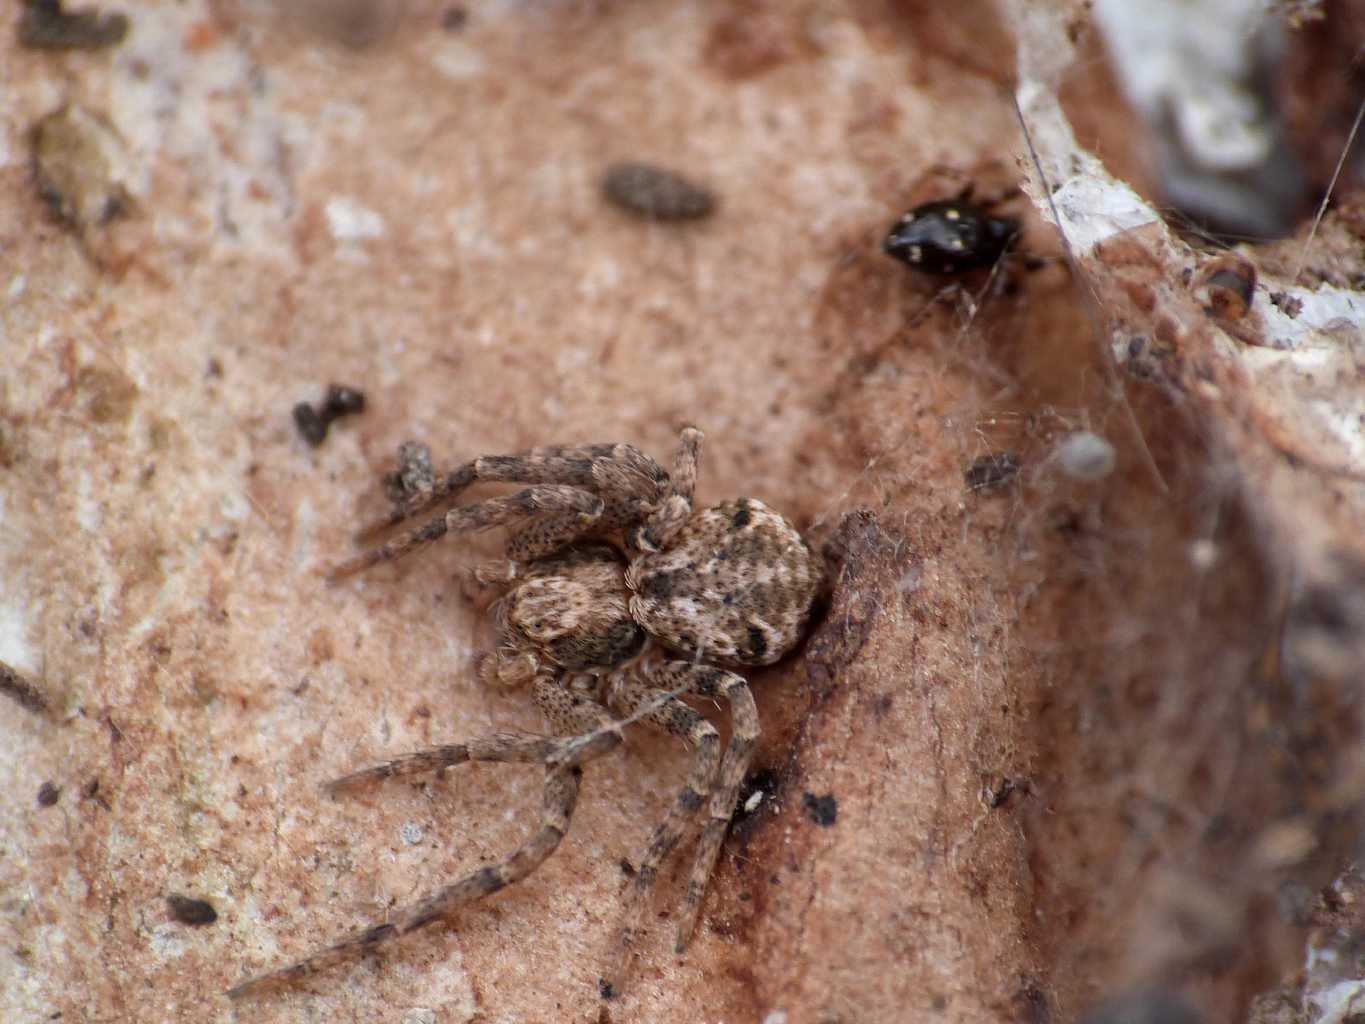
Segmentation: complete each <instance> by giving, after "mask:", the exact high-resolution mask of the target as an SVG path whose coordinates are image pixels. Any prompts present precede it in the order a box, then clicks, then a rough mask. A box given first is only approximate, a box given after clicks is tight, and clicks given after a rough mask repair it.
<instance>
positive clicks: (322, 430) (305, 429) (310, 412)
mask: <svg viewBox="0 0 1365 1024" xmlns="http://www.w3.org/2000/svg"><path fill="white" fill-rule="evenodd" d="M294 426H296V427H298V428H299V436H300V437H302V438H303V439H304V440H305V441H307V442H308V443H309V444H311V445H312V446H313V447H314V448H316V447H317V446H318V445H320V444H322V442H323V441H325V440H327V423H326V422H325V421H324V420H323V418H322V417H321V416H319V415H318V411H317V410H316V409H314V408H313V407H312V406H311V405H309V404H308V403H307V402H300V403H299V404H298V405H296V406H294Z"/></svg>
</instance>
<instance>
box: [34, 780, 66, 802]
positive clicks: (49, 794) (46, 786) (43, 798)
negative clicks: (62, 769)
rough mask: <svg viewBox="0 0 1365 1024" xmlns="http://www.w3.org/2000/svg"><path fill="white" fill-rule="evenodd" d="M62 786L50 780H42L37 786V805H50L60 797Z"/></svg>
mask: <svg viewBox="0 0 1365 1024" xmlns="http://www.w3.org/2000/svg"><path fill="white" fill-rule="evenodd" d="M61 795H62V788H61V787H60V786H58V785H56V784H55V783H52V782H44V783H43V784H42V785H41V786H39V787H38V806H39V807H51V806H52V805H53V804H55V803H56V802H57V801H58V800H59V799H61Z"/></svg>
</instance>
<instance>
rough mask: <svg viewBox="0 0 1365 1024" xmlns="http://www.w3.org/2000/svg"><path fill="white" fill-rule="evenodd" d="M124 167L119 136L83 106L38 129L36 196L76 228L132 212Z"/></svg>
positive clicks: (65, 111)
mask: <svg viewBox="0 0 1365 1024" xmlns="http://www.w3.org/2000/svg"><path fill="white" fill-rule="evenodd" d="M123 163H124V159H123V145H122V143H121V142H120V141H119V139H118V136H116V135H115V134H114V131H113V129H111V128H110V127H109V126H108V125H107V124H105V123H104V122H103V121H102V120H100V119H99V118H98V117H96V116H95V115H94V114H92V113H90V112H89V111H88V110H85V109H84V108H83V107H79V106H77V105H75V104H71V105H70V106H66V107H63V108H62V109H61V110H58V111H57V112H56V113H53V114H49V115H48V116H47V117H45V118H43V119H42V120H41V121H39V122H38V124H37V127H36V128H35V129H34V132H33V164H34V177H35V179H36V181H37V183H38V192H39V194H40V195H42V197H43V198H44V199H45V200H47V202H48V203H50V204H51V205H52V208H53V209H54V210H56V211H57V214H58V216H60V217H61V218H62V219H63V220H64V221H66V222H67V223H68V224H70V225H71V226H72V227H75V228H77V229H78V230H84V229H85V228H88V227H92V226H96V225H100V224H105V223H107V222H108V221H110V220H112V219H113V218H114V217H116V216H118V215H119V214H120V213H123V212H124V211H125V210H126V209H127V208H128V204H129V196H128V191H127V189H126V188H125V187H124V184H123V182H124V178H125V173H124V170H123Z"/></svg>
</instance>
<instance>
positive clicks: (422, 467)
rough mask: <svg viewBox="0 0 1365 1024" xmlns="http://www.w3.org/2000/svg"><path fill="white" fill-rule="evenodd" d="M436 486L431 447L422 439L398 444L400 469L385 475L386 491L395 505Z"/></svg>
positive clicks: (402, 503)
mask: <svg viewBox="0 0 1365 1024" xmlns="http://www.w3.org/2000/svg"><path fill="white" fill-rule="evenodd" d="M434 486H436V471H435V470H434V469H433V468H432V466H431V449H430V448H428V447H427V446H426V445H424V444H423V443H422V442H421V441H404V442H403V443H402V444H400V445H399V446H398V469H397V471H396V472H393V473H386V474H385V475H384V493H385V494H387V495H388V496H389V500H390V501H392V502H393V503H394V504H395V505H399V506H402V505H406V504H407V503H408V502H410V501H411V500H412V499H414V498H416V497H419V496H420V495H423V494H426V493H427V492H428V491H430V490H431V489H432V488H433V487H434Z"/></svg>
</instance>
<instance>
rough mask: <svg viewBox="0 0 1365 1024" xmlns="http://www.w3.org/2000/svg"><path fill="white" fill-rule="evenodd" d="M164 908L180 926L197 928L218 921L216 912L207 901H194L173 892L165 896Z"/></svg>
mask: <svg viewBox="0 0 1365 1024" xmlns="http://www.w3.org/2000/svg"><path fill="white" fill-rule="evenodd" d="M166 906H167V907H168V908H169V909H170V912H171V917H173V918H175V920H177V921H179V922H180V923H181V924H187V925H191V926H193V927H196V928H198V927H202V926H203V925H208V924H213V922H214V921H217V920H218V911H216V910H214V909H213V904H212V903H210V902H209V901H208V900H199V899H194V898H193V897H191V896H182V895H180V894H179V893H175V892H173V893H168V894H167V896H166Z"/></svg>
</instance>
